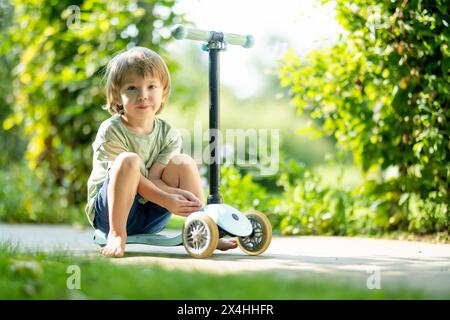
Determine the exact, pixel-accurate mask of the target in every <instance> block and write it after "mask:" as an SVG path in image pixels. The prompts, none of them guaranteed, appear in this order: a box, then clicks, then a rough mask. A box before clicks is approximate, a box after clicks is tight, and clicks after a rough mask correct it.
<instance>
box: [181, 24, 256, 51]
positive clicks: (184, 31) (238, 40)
mask: <svg viewBox="0 0 450 320" xmlns="http://www.w3.org/2000/svg"><path fill="white" fill-rule="evenodd" d="M219 35H223V39H220V41H223V42H225V43H227V44H231V45H238V46H243V47H244V48H250V47H252V46H253V44H254V39H253V36H251V35H245V36H243V35H239V34H234V33H221V32H215V31H206V30H200V29H195V28H187V27H183V26H181V25H177V26H175V27H174V28H173V29H172V36H173V37H174V38H175V39H177V40H183V39H189V40H199V41H206V42H209V41H211V40H215V39H213V38H216V37H218V36H219Z"/></svg>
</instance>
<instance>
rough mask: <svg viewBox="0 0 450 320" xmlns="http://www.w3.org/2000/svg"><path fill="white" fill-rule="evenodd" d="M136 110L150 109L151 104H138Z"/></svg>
mask: <svg viewBox="0 0 450 320" xmlns="http://www.w3.org/2000/svg"><path fill="white" fill-rule="evenodd" d="M136 108H138V109H147V108H150V105H149V104H138V105H137V106H136Z"/></svg>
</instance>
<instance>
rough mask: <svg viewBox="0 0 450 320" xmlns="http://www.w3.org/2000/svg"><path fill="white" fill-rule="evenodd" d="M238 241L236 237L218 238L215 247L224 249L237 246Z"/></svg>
mask: <svg viewBox="0 0 450 320" xmlns="http://www.w3.org/2000/svg"><path fill="white" fill-rule="evenodd" d="M237 246H238V243H237V240H236V239H219V243H218V244H217V249H219V250H222V251H226V250H229V249H235V248H237Z"/></svg>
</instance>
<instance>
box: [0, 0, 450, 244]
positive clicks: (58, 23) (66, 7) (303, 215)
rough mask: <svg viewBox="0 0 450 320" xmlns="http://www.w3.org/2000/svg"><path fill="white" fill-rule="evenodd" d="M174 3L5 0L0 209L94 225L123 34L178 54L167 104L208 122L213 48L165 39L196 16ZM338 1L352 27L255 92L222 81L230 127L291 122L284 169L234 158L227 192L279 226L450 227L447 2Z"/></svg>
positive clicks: (339, 230)
mask: <svg viewBox="0 0 450 320" xmlns="http://www.w3.org/2000/svg"><path fill="white" fill-rule="evenodd" d="M176 2H177V1H122V0H115V1H109V2H108V3H103V2H102V1H97V0H88V1H56V0H54V1H39V0H34V1H26V2H24V1H9V0H2V1H0V43H1V49H0V79H1V81H0V108H1V111H2V112H1V113H0V122H1V123H2V126H1V127H0V147H1V148H2V152H1V153H0V168H1V169H0V186H1V188H0V221H2V222H9V223H19V222H34V223H71V224H77V225H80V226H87V219H86V217H85V213H84V206H85V201H86V183H87V178H88V176H89V173H90V170H91V162H92V159H91V157H92V150H91V143H92V142H93V140H94V137H95V133H96V131H97V129H98V126H99V125H100V123H101V122H102V121H103V120H105V119H106V118H108V117H109V114H108V113H107V112H106V111H104V110H102V108H101V107H102V105H104V104H105V96H104V93H103V82H102V77H103V75H104V70H105V66H106V63H107V61H108V60H109V59H110V57H111V56H112V55H113V54H114V53H116V52H118V51H119V50H123V49H125V48H127V46H128V47H129V46H133V45H140V46H147V47H149V48H151V49H153V50H155V51H157V52H159V53H160V54H161V55H162V56H163V57H164V58H165V59H166V61H167V63H168V65H169V68H170V71H171V73H172V81H173V90H172V93H171V98H170V103H169V105H168V107H167V108H166V109H165V110H164V112H163V113H162V114H161V117H162V118H164V119H167V120H168V121H170V122H171V123H173V124H174V125H175V126H177V127H179V128H184V129H186V130H192V129H193V124H194V122H195V121H196V120H200V121H202V125H203V128H204V129H206V128H207V126H208V123H207V119H208V118H207V112H208V89H207V79H208V78H207V71H208V66H207V64H205V60H204V57H203V58H201V57H202V55H203V56H204V55H205V54H206V53H205V52H202V51H201V50H200V43H192V44H187V45H185V46H184V50H182V51H180V50H177V51H175V50H170V43H171V42H173V41H174V40H173V39H172V38H171V37H170V32H169V31H170V28H171V27H172V26H173V25H174V24H178V23H188V22H189V21H186V19H185V17H184V16H183V15H181V14H178V13H176V12H174V10H173V8H174V5H175V4H176ZM329 2H330V1H317V3H318V5H325V4H327V3H329ZM333 3H334V5H335V12H336V19H337V20H338V22H339V24H340V25H341V26H342V27H343V29H344V30H345V32H343V33H342V35H341V36H340V38H339V41H338V42H337V43H336V44H334V45H332V46H329V47H323V48H319V49H314V50H312V51H310V52H308V53H307V54H304V55H303V54H298V53H296V52H295V51H294V50H288V51H287V52H286V53H285V55H284V57H283V58H282V59H281V60H280V61H274V65H275V67H272V68H271V72H270V73H267V76H266V79H265V83H264V90H262V92H263V93H262V94H260V95H258V96H252V97H248V98H245V99H243V98H239V97H238V96H236V95H235V93H234V91H233V90H232V89H231V88H229V87H227V86H226V85H222V87H221V117H222V119H221V127H222V128H241V129H251V128H254V129H259V128H267V129H270V128H274V129H279V130H280V159H279V162H278V167H279V170H278V172H277V173H276V174H273V175H270V176H262V175H260V174H259V172H258V170H255V168H248V167H240V166H237V165H229V166H224V167H223V168H222V193H223V197H224V200H225V201H226V202H227V203H229V204H230V205H233V206H236V207H237V208H239V209H241V210H243V211H245V210H247V209H250V208H254V209H257V210H260V211H262V212H264V213H266V214H267V215H268V217H269V218H270V220H271V222H272V223H273V227H274V230H275V232H277V233H280V234H284V235H299V234H327V235H357V234H364V235H385V234H390V233H393V232H406V233H409V234H413V235H432V236H433V237H435V238H436V239H441V240H442V239H443V240H447V239H448V229H449V221H450V218H449V212H448V203H449V199H450V196H449V192H450V186H449V177H450V165H449V164H450V142H449V135H450V130H449V127H450V126H449V120H450V108H449V101H450V95H449V91H450V89H449V88H450V78H449V68H450V59H449V47H448V44H449V33H450V31H449V23H450V15H449V11H448V10H449V9H448V5H447V4H446V2H445V1H433V2H429V1H407V2H402V3H400V4H397V3H392V2H391V1H387V0H386V1H363V0H358V1H341V0H337V1H333ZM224 54H227V53H226V52H225V53H224ZM254 63H255V64H256V67H258V65H257V64H258V61H255V62H254ZM259 67H261V66H259ZM236 77H239V75H238V74H237V75H236ZM263 160H267V159H262V158H261V161H263ZM202 173H203V175H204V180H205V182H206V178H207V177H206V170H202ZM206 188H207V186H206V183H205V190H207V189H206ZM174 225H177V224H174Z"/></svg>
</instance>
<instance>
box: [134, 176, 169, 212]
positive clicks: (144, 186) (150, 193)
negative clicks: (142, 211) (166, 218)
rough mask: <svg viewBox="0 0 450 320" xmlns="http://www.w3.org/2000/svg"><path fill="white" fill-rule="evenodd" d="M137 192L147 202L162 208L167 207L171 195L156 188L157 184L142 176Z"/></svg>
mask: <svg viewBox="0 0 450 320" xmlns="http://www.w3.org/2000/svg"><path fill="white" fill-rule="evenodd" d="M137 192H138V193H139V194H140V195H141V196H142V197H143V198H144V199H146V200H149V201H151V202H154V203H156V204H157V205H160V206H162V207H167V204H168V203H167V202H168V201H169V194H168V192H166V191H165V190H162V189H161V188H160V187H158V186H156V185H155V183H154V182H153V181H151V180H149V179H147V178H146V177H144V176H143V175H142V174H141V178H140V180H139V184H138V189H137Z"/></svg>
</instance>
